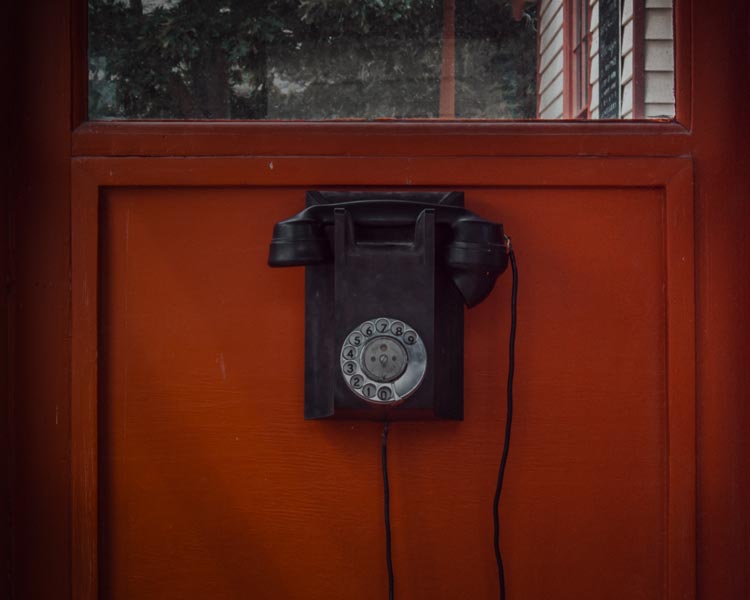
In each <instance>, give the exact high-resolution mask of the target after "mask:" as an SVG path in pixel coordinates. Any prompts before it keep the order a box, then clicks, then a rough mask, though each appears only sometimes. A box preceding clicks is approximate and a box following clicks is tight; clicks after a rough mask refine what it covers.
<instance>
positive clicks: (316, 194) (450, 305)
mask: <svg viewBox="0 0 750 600" xmlns="http://www.w3.org/2000/svg"><path fill="white" fill-rule="evenodd" d="M268 264H269V265H270V266H272V267H291V266H302V265H304V266H306V267H307V269H306V280H305V282H306V288H305V297H306V308H305V418H308V419H315V418H322V417H338V418H356V417H365V418H384V419H399V418H407V419H424V418H444V419H462V418H463V327H464V321H463V306H464V304H466V305H467V306H469V307H472V306H475V305H476V304H478V303H480V302H481V301H482V300H484V298H486V297H487V295H488V294H489V293H490V292H491V291H492V288H493V286H494V284H495V280H496V279H497V276H498V275H499V274H500V273H502V272H503V271H504V270H505V269H506V267H507V266H508V254H507V246H506V237H505V235H504V232H503V226H502V225H501V224H499V223H493V222H490V221H487V220H485V219H482V218H481V217H479V216H477V215H475V214H474V213H472V212H470V211H468V210H467V209H466V208H464V207H463V193H462V192H447V193H445V192H421V193H411V192H409V193H406V192H377V191H372V192H321V191H311V192H307V208H305V209H304V210H303V211H301V212H299V213H298V214H296V215H294V216H293V217H291V218H289V219H286V220H284V221H281V222H279V223H277V224H276V226H275V227H274V232H273V240H272V241H271V248H270V254H269V258H268Z"/></svg>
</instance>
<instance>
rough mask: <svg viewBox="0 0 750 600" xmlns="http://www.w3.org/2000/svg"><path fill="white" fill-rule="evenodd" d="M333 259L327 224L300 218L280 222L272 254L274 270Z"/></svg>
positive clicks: (304, 217)
mask: <svg viewBox="0 0 750 600" xmlns="http://www.w3.org/2000/svg"><path fill="white" fill-rule="evenodd" d="M329 260H331V247H330V244H329V242H328V238H327V237H326V234H325V231H324V228H323V223H321V221H319V220H318V219H316V218H314V217H306V216H301V215H296V216H294V217H292V218H291V219H287V220H286V221H280V222H278V223H276V225H275V226H274V228H273V238H272V239H271V247H270V250H269V253H268V265H269V266H271V267H299V266H303V265H314V264H319V263H324V262H327V261H329Z"/></svg>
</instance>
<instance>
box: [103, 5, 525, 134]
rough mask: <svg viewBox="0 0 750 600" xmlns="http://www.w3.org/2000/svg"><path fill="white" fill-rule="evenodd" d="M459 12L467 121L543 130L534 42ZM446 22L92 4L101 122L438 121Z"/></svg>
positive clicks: (511, 25) (435, 10) (434, 14)
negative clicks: (535, 120) (523, 121)
mask: <svg viewBox="0 0 750 600" xmlns="http://www.w3.org/2000/svg"><path fill="white" fill-rule="evenodd" d="M457 4H458V8H457V15H456V22H457V35H458V37H459V38H460V39H459V41H458V43H457V89H456V96H457V107H458V110H459V113H458V116H469V117H492V118H509V117H512V118H516V117H519V116H520V117H523V116H533V109H534V106H533V102H534V94H533V83H534V82H535V80H536V76H535V49H536V37H535V36H536V34H535V33H534V31H533V28H530V27H528V26H527V25H524V24H518V23H515V22H514V21H512V19H511V17H510V11H509V9H508V7H507V6H506V4H507V3H506V2H504V1H500V0H474V1H472V2H457ZM442 20H443V6H442V2H440V1H438V0H296V1H293V0H269V1H267V2H261V1H258V0H245V1H243V0H129V1H127V0H89V114H90V116H91V118H146V119H165V118H178V119H201V118H214V119H217V118H218V119H264V118H280V119H329V118H377V117H394V118H397V117H435V116H437V111H438V104H439V87H440V65H441V36H442ZM529 90H531V92H529Z"/></svg>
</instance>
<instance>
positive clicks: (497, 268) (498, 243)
mask: <svg viewBox="0 0 750 600" xmlns="http://www.w3.org/2000/svg"><path fill="white" fill-rule="evenodd" d="M452 230H453V238H452V240H451V242H450V243H449V244H448V246H447V248H446V255H445V261H446V264H447V266H448V267H449V268H450V270H451V276H452V278H453V282H454V283H455V284H456V287H457V288H458V290H459V291H460V292H461V295H462V296H463V298H464V301H465V302H466V305H467V306H468V307H469V308H471V307H472V306H476V305H477V304H479V303H480V302H481V301H482V300H484V299H485V298H486V297H487V296H488V295H489V293H490V292H491V291H492V288H493V287H494V285H495V280H496V279H497V276H498V275H500V273H502V272H503V271H505V269H506V268H507V267H508V255H507V249H506V246H505V233H504V231H503V226H502V224H500V223H493V222H491V221H486V220H485V219H482V218H480V217H477V216H476V215H474V214H471V213H469V214H467V215H464V216H462V217H459V218H457V219H456V220H455V221H454V223H453V225H452Z"/></svg>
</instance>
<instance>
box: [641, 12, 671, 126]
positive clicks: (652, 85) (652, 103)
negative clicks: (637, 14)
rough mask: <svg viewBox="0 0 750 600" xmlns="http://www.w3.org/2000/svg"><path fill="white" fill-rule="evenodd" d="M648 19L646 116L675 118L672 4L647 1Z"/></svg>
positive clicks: (646, 15) (645, 77) (645, 58)
mask: <svg viewBox="0 0 750 600" xmlns="http://www.w3.org/2000/svg"><path fill="white" fill-rule="evenodd" d="M645 18H646V23H645V27H644V29H645V32H646V35H645V37H646V40H645V57H644V62H645V63H646V64H645V74H644V97H645V105H644V112H645V116H646V117H668V118H672V117H674V115H675V108H674V33H673V27H672V2H671V0H646V11H645Z"/></svg>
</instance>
